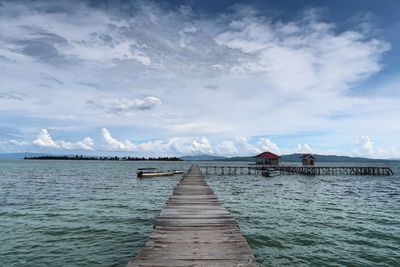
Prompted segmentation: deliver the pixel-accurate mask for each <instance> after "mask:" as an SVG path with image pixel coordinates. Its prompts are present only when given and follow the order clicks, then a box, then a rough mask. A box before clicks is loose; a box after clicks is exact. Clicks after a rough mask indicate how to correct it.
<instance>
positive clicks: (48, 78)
mask: <svg viewBox="0 0 400 267" xmlns="http://www.w3.org/2000/svg"><path fill="white" fill-rule="evenodd" d="M41 76H42V79H43V80H46V81H49V82H53V83H57V84H60V85H61V84H64V83H63V82H62V81H61V80H59V79H57V78H56V77H54V76H52V75H50V74H46V73H41Z"/></svg>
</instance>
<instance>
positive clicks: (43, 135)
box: [32, 129, 94, 150]
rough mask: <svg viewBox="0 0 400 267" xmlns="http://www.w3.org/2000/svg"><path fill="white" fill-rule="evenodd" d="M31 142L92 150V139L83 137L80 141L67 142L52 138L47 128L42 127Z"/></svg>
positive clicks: (62, 147) (50, 146) (69, 148)
mask: <svg viewBox="0 0 400 267" xmlns="http://www.w3.org/2000/svg"><path fill="white" fill-rule="evenodd" d="M32 144H34V145H36V146H39V147H44V148H61V149H67V150H93V148H94V141H93V139H92V138H90V137H85V138H84V139H83V140H82V141H78V142H67V141H64V140H53V138H52V137H51V135H50V133H49V132H48V131H47V129H42V130H41V131H40V133H39V134H38V135H37V137H36V139H35V140H33V141H32Z"/></svg>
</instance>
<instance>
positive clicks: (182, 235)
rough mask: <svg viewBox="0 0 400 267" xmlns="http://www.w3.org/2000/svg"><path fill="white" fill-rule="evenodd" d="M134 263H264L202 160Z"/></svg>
mask: <svg viewBox="0 0 400 267" xmlns="http://www.w3.org/2000/svg"><path fill="white" fill-rule="evenodd" d="M133 266H258V264H257V263H256V261H255V258H254V256H253V253H252V252H251V249H250V246H249V245H248V243H247V241H246V239H245V238H244V237H243V236H242V234H241V233H240V229H239V225H238V223H237V222H236V220H235V219H234V218H233V216H232V215H231V214H230V213H229V212H228V211H227V210H226V209H225V208H224V207H222V206H221V204H220V203H219V201H218V199H217V197H216V196H215V195H214V193H213V191H212V190H211V188H210V187H209V186H208V184H207V183H206V181H205V180H204V177H203V175H202V173H201V171H200V169H199V168H198V167H197V166H192V167H191V168H190V170H189V171H188V173H187V174H185V175H184V176H183V177H182V179H181V180H180V181H179V183H178V185H177V186H176V187H175V190H174V192H173V194H172V196H171V197H170V198H169V199H168V201H167V203H166V205H165V206H164V208H163V209H162V210H161V213H160V214H159V216H158V218H157V220H156V222H155V225H154V231H153V232H152V234H151V235H150V237H149V240H148V241H147V243H146V245H145V246H144V247H143V248H142V249H141V250H140V251H139V253H138V254H137V256H136V257H135V258H134V259H132V260H130V261H129V262H128V264H127V267H133Z"/></svg>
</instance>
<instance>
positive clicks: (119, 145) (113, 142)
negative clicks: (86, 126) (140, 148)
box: [101, 128, 135, 151]
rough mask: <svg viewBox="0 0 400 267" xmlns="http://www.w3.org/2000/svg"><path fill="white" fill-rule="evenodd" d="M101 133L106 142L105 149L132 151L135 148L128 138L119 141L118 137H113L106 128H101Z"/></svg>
mask: <svg viewBox="0 0 400 267" xmlns="http://www.w3.org/2000/svg"><path fill="white" fill-rule="evenodd" d="M101 135H102V137H103V140H104V142H105V143H106V148H107V149H111V150H121V151H132V150H134V149H135V145H133V144H132V143H131V142H130V141H129V140H125V141H119V140H118V139H115V138H114V137H113V136H112V135H111V133H110V131H108V130H107V129H106V128H103V129H101Z"/></svg>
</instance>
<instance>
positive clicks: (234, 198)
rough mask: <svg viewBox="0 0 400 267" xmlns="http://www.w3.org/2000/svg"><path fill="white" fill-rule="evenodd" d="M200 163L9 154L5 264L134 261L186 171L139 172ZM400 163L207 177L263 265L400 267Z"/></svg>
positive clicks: (1, 217) (3, 193)
mask: <svg viewBox="0 0 400 267" xmlns="http://www.w3.org/2000/svg"><path fill="white" fill-rule="evenodd" d="M221 164H228V163H221ZM235 164H238V163H235ZM242 164H245V163H242ZM190 165H191V163H189V162H147V161H146V162H143V161H141V162H118V161H35V160H28V161H26V160H25V161H24V160H14V161H0V266H124V265H125V264H126V263H127V262H128V260H129V259H130V258H131V257H134V256H135V255H136V254H137V252H138V251H139V249H140V248H141V247H142V246H143V245H144V244H145V242H146V240H147V238H148V236H149V234H150V232H151V231H152V229H153V223H154V219H155V217H156V216H157V214H158V213H159V211H160V209H161V208H162V206H163V205H164V203H165V201H166V199H167V198H168V197H169V195H170V194H171V193H172V191H173V189H174V187H175V185H176V183H177V182H178V181H179V179H180V177H181V176H179V175H176V176H172V177H158V178H149V179H147V178H146V179H138V178H136V170H137V168H143V167H158V168H161V169H164V170H167V169H183V170H187V169H188V168H189V167H190ZM391 167H392V169H393V170H394V171H395V172H396V175H394V176H386V177H383V176H380V177H379V176H328V175H326V176H302V175H281V176H276V177H270V178H266V177H262V176H255V175H238V176H234V175H232V176H229V175H225V176H216V175H207V176H206V180H207V182H208V183H209V184H210V186H211V187H212V189H213V190H214V192H215V193H216V195H217V196H218V198H219V199H220V201H221V202H222V204H223V205H224V206H225V207H226V208H227V209H228V210H229V211H230V212H231V213H232V214H233V216H234V217H235V218H236V219H237V221H238V222H239V225H240V228H241V231H242V233H243V234H244V236H245V237H246V239H247V241H248V242H249V244H250V246H251V247H252V249H253V252H254V254H255V256H256V259H257V261H258V262H259V263H260V265H261V266H400V176H399V174H400V168H399V165H394V166H391Z"/></svg>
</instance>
